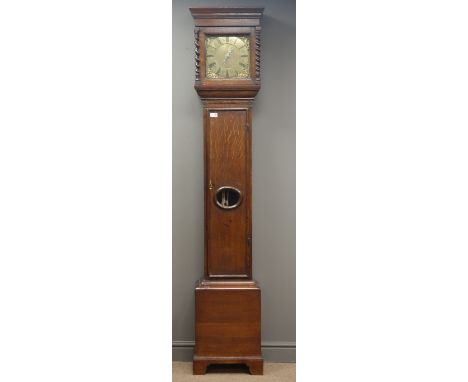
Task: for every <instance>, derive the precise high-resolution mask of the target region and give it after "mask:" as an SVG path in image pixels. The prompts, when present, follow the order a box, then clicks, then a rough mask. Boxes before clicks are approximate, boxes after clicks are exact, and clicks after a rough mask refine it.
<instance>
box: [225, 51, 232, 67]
mask: <svg viewBox="0 0 468 382" xmlns="http://www.w3.org/2000/svg"><path fill="white" fill-rule="evenodd" d="M231 54H232V48H229V50H228V51H227V53H226V54H225V55H224V61H223V64H225V63H226V61H227V60H228V59H229V57H231Z"/></svg>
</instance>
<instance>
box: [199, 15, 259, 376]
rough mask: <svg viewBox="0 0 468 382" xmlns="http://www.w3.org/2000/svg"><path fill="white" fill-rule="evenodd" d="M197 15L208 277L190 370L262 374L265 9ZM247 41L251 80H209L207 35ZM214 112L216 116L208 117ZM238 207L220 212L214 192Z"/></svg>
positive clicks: (201, 295)
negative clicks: (233, 194)
mask: <svg viewBox="0 0 468 382" xmlns="http://www.w3.org/2000/svg"><path fill="white" fill-rule="evenodd" d="M190 11H191V13H192V16H193V18H194V20H195V30H194V39H195V89H196V91H197V93H198V95H199V96H200V97H201V98H202V100H203V132H204V182H205V185H204V188H205V275H204V279H202V280H200V281H199V284H198V286H197V287H196V290H195V305H196V313H195V354H194V357H193V373H194V374H204V373H206V369H207V367H208V366H209V365H210V364H239V363H242V364H245V365H247V366H248V368H249V370H250V373H251V374H263V358H262V352H261V336H260V334H261V329H260V328H261V325H260V323H261V319H260V318H261V317H260V316H261V315H260V309H261V292H260V288H259V286H258V285H257V283H256V282H255V281H253V280H252V158H251V155H252V154H251V150H252V149H251V147H252V143H251V140H252V139H251V137H252V133H251V129H252V100H253V98H254V97H255V96H256V94H257V92H258V91H259V89H260V33H261V26H260V20H261V17H262V13H263V8H250V7H244V8H232V7H229V8H228V7H225V8H190ZM213 35H219V36H223V35H224V36H229V35H233V36H246V37H248V38H249V42H250V44H249V46H250V63H249V77H250V78H245V79H208V78H206V59H205V55H206V50H205V37H206V36H213ZM210 113H217V115H211V114H210ZM220 187H231V189H235V190H238V191H239V192H240V195H241V199H240V200H241V201H240V204H239V205H238V206H237V207H235V208H233V209H223V208H221V207H223V206H222V205H221V206H220V205H218V204H217V203H216V199H215V193H216V190H218V189H219V188H220Z"/></svg>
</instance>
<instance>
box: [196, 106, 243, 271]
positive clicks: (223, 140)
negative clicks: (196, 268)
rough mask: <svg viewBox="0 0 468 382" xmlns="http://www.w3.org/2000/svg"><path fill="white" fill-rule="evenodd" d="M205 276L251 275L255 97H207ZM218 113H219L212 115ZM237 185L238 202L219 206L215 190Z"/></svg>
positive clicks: (205, 107) (205, 123)
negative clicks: (252, 145)
mask: <svg viewBox="0 0 468 382" xmlns="http://www.w3.org/2000/svg"><path fill="white" fill-rule="evenodd" d="M203 108H204V113H203V117H204V137H205V139H204V147H205V160H204V163H205V277H207V278H220V277H242V278H251V277H252V261H251V242H252V217H251V210H252V185H251V183H252V180H251V179H252V176H251V174H252V169H251V164H252V161H251V130H250V126H251V119H252V115H251V102H250V101H249V100H230V99H228V100H205V101H204V106H203ZM210 113H216V114H217V117H210ZM221 186H233V187H236V188H237V189H239V190H240V191H241V192H242V200H241V203H240V205H239V206H238V207H236V208H234V209H232V210H229V211H226V210H222V209H221V208H219V207H218V206H217V205H216V201H215V192H216V190H217V189H218V188H219V187H221Z"/></svg>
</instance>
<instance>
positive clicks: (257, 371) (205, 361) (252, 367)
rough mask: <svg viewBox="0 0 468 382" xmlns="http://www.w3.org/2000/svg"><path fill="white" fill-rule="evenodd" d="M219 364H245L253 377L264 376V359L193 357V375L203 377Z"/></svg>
mask: <svg viewBox="0 0 468 382" xmlns="http://www.w3.org/2000/svg"><path fill="white" fill-rule="evenodd" d="M214 364H216V365H219V364H225V365H226V364H231V365H234V364H244V365H246V366H247V367H248V368H249V371H250V374H252V375H263V358H262V357H239V358H236V357H197V356H194V357H193V374H194V375H203V374H206V370H207V368H208V366H209V365H214Z"/></svg>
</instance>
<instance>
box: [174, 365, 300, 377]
mask: <svg viewBox="0 0 468 382" xmlns="http://www.w3.org/2000/svg"><path fill="white" fill-rule="evenodd" d="M192 381H193V382H196V381H216V382H244V381H245V382H247V381H249V382H270V381H271V382H295V381H296V364H295V363H267V362H265V364H264V365H263V375H250V374H249V373H248V370H247V368H232V367H230V368H229V369H226V368H221V367H220V368H208V373H206V374H205V375H193V374H192V362H172V382H192Z"/></svg>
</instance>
